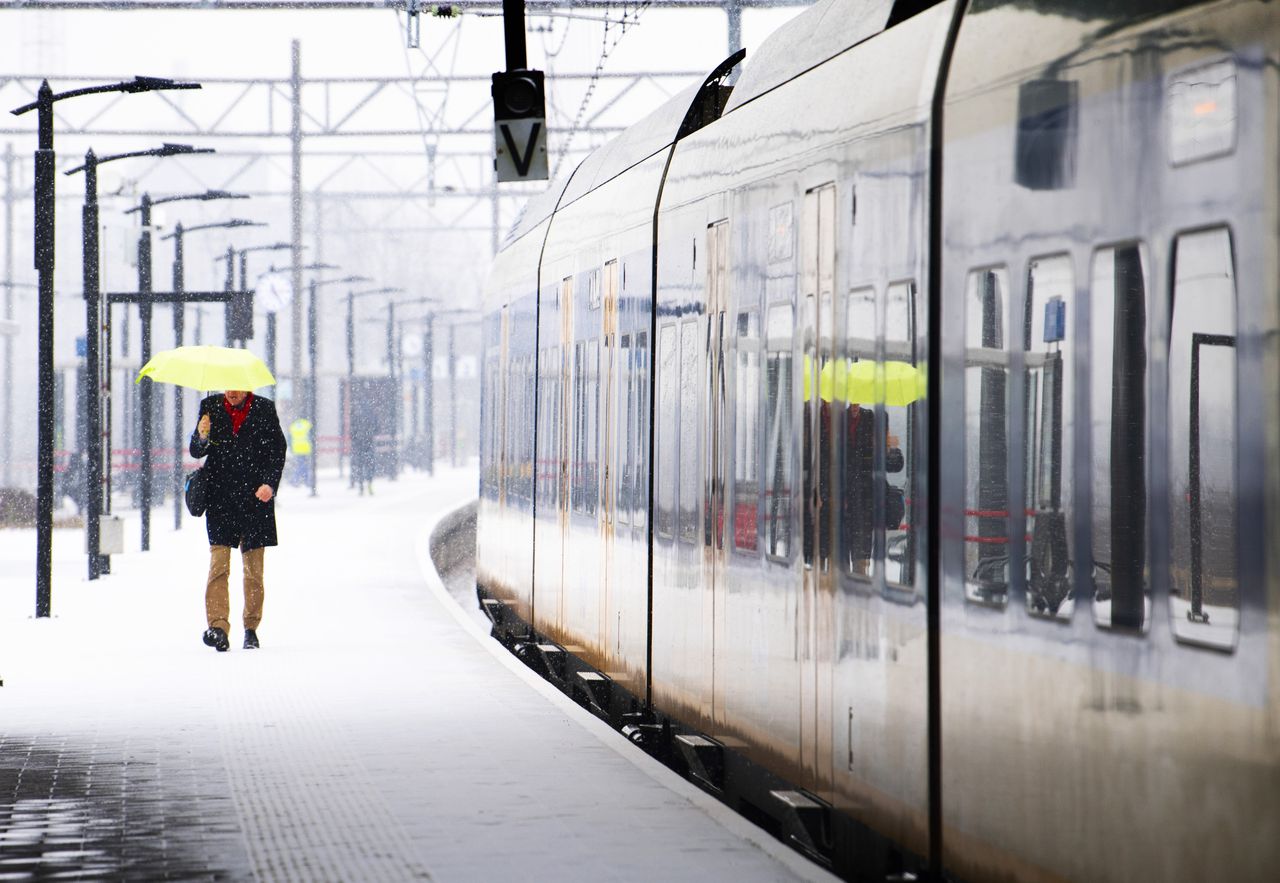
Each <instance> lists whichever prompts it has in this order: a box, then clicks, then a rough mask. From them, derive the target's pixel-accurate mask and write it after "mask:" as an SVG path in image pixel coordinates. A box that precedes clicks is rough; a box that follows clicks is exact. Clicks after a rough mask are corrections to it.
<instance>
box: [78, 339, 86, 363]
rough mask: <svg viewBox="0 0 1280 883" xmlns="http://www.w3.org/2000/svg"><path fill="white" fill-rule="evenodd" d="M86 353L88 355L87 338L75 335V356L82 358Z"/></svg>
mask: <svg viewBox="0 0 1280 883" xmlns="http://www.w3.org/2000/svg"><path fill="white" fill-rule="evenodd" d="M87 355H89V338H87V337H77V338H76V358H78V359H83V358H84V357H85V356H87Z"/></svg>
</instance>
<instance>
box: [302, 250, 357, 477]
mask: <svg viewBox="0 0 1280 883" xmlns="http://www.w3.org/2000/svg"><path fill="white" fill-rule="evenodd" d="M302 269H304V270H322V269H329V270H336V269H338V268H337V267H334V266H332V265H330V264H309V265H307V266H305V267H303V268H302ZM372 281H373V280H372V279H370V278H369V277H368V276H347V277H344V278H342V279H315V278H314V277H313V278H312V280H311V292H310V294H311V298H310V300H309V301H308V303H307V356H308V359H309V366H308V367H309V369H310V371H309V373H310V376H311V382H310V384H309V385H308V389H307V412H308V417H309V419H310V420H311V476H310V478H311V496H313V497H314V496H315V495H316V469H317V468H318V466H319V460H318V458H317V448H318V447H319V440H320V434H319V430H318V428H317V427H318V426H319V425H320V414H319V403H320V392H319V387H318V386H317V383H318V380H317V378H316V361H317V358H318V356H317V352H316V349H317V344H316V341H317V340H318V339H319V334H318V331H317V328H316V325H317V323H318V321H319V320H318V312H319V311H318V310H317V308H316V294H317V291H316V289H318V288H319V287H320V286H321V285H340V284H348V285H349V284H353V283H356V282H372Z"/></svg>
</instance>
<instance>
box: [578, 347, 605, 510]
mask: <svg viewBox="0 0 1280 883" xmlns="http://www.w3.org/2000/svg"><path fill="white" fill-rule="evenodd" d="M600 344H601V341H600V338H598V337H589V338H587V340H586V352H585V355H584V365H585V367H586V370H587V378H586V383H585V384H584V390H585V392H586V396H587V398H586V399H584V402H583V404H584V410H585V412H586V413H585V415H584V420H585V423H586V427H587V437H586V440H585V445H584V448H583V453H584V455H585V458H584V462H583V508H584V510H585V511H584V512H583V514H584V515H586V516H587V517H589V518H590V517H595V515H596V513H597V512H598V511H599V507H598V503H599V500H600V463H601V451H600V421H601V414H600V408H601V402H600V399H601V396H600V359H601V354H602V352H603V349H604V348H603V347H602V346H601V345H600Z"/></svg>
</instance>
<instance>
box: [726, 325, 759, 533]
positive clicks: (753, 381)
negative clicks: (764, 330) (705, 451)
mask: <svg viewBox="0 0 1280 883" xmlns="http://www.w3.org/2000/svg"><path fill="white" fill-rule="evenodd" d="M737 332H738V333H737V348H738V349H737V352H738V355H737V371H736V373H737V377H736V383H735V388H734V402H735V404H736V409H735V411H734V427H733V516H732V518H733V547H734V548H735V549H741V550H742V551H746V552H755V551H756V550H757V549H758V548H759V529H758V528H759V502H760V462H759V461H760V318H759V316H757V315H756V314H755V313H754V312H743V313H739V314H738V320H737Z"/></svg>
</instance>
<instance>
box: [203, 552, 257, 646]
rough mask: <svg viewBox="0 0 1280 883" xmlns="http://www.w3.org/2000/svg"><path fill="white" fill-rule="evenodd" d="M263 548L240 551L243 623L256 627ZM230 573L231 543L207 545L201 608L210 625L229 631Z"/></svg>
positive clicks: (248, 627)
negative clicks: (205, 572)
mask: <svg viewBox="0 0 1280 883" xmlns="http://www.w3.org/2000/svg"><path fill="white" fill-rule="evenodd" d="M266 551H267V550H266V549H265V548H261V547H259V548H257V549H250V550H249V551H248V552H246V551H244V550H243V549H242V550H241V551H240V563H241V565H242V566H243V567H244V627H245V628H247V629H255V630H256V629H257V628H258V623H260V622H262V594H263V587H262V564H263V559H264V553H265V552H266ZM230 576H231V547H230V546H210V547H209V581H208V583H207V584H206V585H205V590H204V612H205V616H206V618H207V619H208V620H209V628H211V629H212V628H219V629H222V630H223V631H225V632H229V631H231V623H230V622H229V617H230V616H231V599H230V597H229V596H228V592H227V583H228V581H229V578H230Z"/></svg>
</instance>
